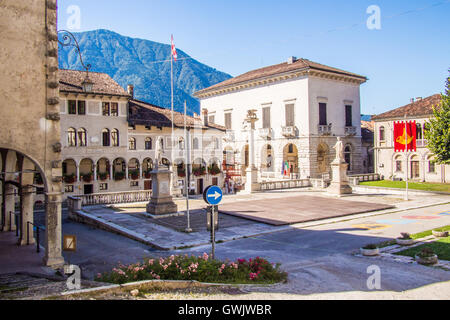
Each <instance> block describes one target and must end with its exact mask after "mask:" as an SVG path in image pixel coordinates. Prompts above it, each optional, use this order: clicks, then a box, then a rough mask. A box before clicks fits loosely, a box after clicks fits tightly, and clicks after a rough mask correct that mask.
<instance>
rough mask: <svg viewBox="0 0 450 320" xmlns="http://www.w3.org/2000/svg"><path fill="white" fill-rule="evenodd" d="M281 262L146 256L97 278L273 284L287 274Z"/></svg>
mask: <svg viewBox="0 0 450 320" xmlns="http://www.w3.org/2000/svg"><path fill="white" fill-rule="evenodd" d="M279 268H280V264H275V265H273V264H271V263H270V262H268V261H267V260H265V259H263V258H260V257H256V258H255V259H249V260H246V259H238V260H236V261H235V262H230V261H228V260H227V261H225V262H222V261H219V260H212V259H210V258H209V256H208V254H206V253H204V254H203V255H202V256H198V257H197V256H188V255H184V256H181V255H177V256H174V255H172V256H170V257H168V258H165V259H164V258H159V259H148V260H146V261H144V262H143V263H136V264H132V265H128V266H125V265H119V266H118V267H117V268H114V269H113V270H112V271H111V272H106V273H103V274H98V275H97V277H96V280H97V281H102V282H109V283H115V284H122V283H126V282H134V281H142V280H152V279H157V280H159V279H161V280H197V281H200V282H215V283H276V282H281V281H286V279H287V274H286V273H285V272H282V271H281V270H280V269H279Z"/></svg>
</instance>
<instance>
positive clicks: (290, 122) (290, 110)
mask: <svg viewBox="0 0 450 320" xmlns="http://www.w3.org/2000/svg"><path fill="white" fill-rule="evenodd" d="M293 126H294V105H293V104H287V105H286V127H293Z"/></svg>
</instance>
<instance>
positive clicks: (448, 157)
mask: <svg viewBox="0 0 450 320" xmlns="http://www.w3.org/2000/svg"><path fill="white" fill-rule="evenodd" d="M449 72H450V70H449ZM433 115H434V117H432V118H431V119H430V122H429V123H428V124H427V127H426V130H425V138H426V139H427V140H428V149H430V151H431V152H432V153H434V154H435V155H436V163H439V164H450V76H449V77H447V83H446V90H445V94H441V102H440V104H439V105H438V106H433Z"/></svg>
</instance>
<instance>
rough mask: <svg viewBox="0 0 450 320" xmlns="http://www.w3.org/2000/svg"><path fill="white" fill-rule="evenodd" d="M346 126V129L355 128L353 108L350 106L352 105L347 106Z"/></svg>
mask: <svg viewBox="0 0 450 320" xmlns="http://www.w3.org/2000/svg"><path fill="white" fill-rule="evenodd" d="M345 126H346V127H351V126H353V121H352V106H350V105H347V106H345Z"/></svg>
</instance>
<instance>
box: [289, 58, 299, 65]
mask: <svg viewBox="0 0 450 320" xmlns="http://www.w3.org/2000/svg"><path fill="white" fill-rule="evenodd" d="M295 61H297V57H289V58H288V60H287V63H288V64H293V63H294V62H295Z"/></svg>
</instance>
